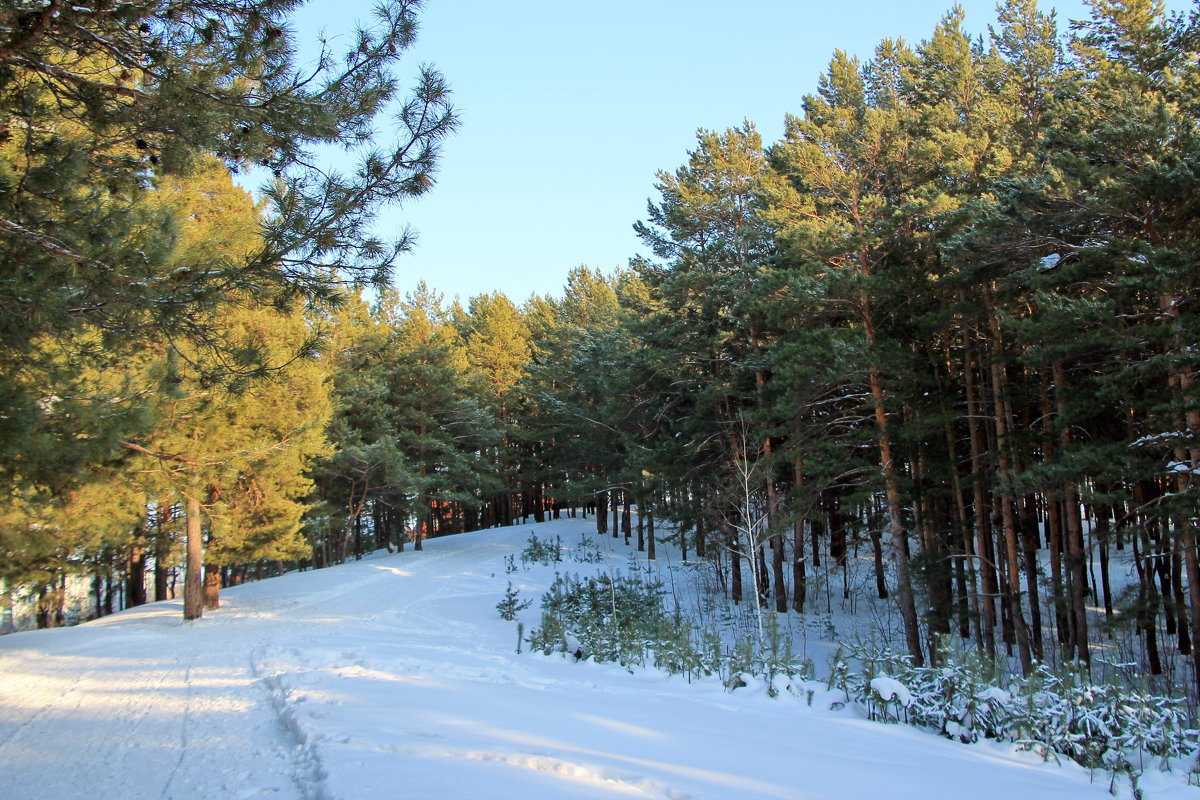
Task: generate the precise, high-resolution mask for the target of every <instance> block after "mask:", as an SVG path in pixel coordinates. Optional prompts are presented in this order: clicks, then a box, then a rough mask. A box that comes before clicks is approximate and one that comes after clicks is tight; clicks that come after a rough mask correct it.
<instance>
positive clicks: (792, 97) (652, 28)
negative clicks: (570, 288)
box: [296, 0, 1187, 303]
mask: <svg viewBox="0 0 1200 800" xmlns="http://www.w3.org/2000/svg"><path fill="white" fill-rule="evenodd" d="M950 5H951V2H950V0H840V2H838V1H837V0H834V1H833V2H830V1H829V0H820V1H814V0H791V1H789V0H739V2H737V3H733V2H729V0H722V1H721V2H716V1H715V0H509V1H508V2H501V1H500V0H428V4H427V6H426V8H425V10H424V12H423V13H422V15H421V18H420V21H421V32H420V36H419V40H418V42H417V45H416V46H415V47H414V48H413V49H412V50H410V51H409V55H408V57H407V59H406V61H405V64H406V65H407V66H408V67H409V68H413V67H415V65H417V64H420V63H431V64H433V65H435V66H436V67H437V68H438V69H439V70H441V71H442V73H443V74H444V75H445V76H446V78H447V80H448V82H449V83H450V86H451V88H452V90H453V92H454V102H455V105H456V107H457V108H458V109H459V111H460V114H461V118H462V124H461V128H460V130H459V132H458V133H457V134H456V135H455V136H454V137H453V138H452V139H451V140H450V141H448V142H447V143H446V146H445V148H444V150H443V154H442V162H441V167H440V170H439V173H438V182H437V185H436V186H435V187H434V190H433V191H432V192H431V193H429V194H427V195H426V196H424V197H422V198H420V199H419V200H418V201H416V202H414V203H411V204H409V205H407V206H405V207H403V208H400V209H392V210H390V211H388V212H387V213H386V214H385V216H384V217H383V218H382V224H381V230H383V231H385V232H386V231H387V230H389V228H394V227H402V226H403V225H404V224H410V225H412V227H413V228H415V229H416V230H417V231H418V233H419V236H420V240H419V242H418V245H417V248H416V250H415V252H414V253H412V254H411V255H408V256H406V257H404V258H402V259H401V261H400V262H399V263H398V264H397V265H396V275H395V280H394V283H395V285H396V286H397V287H398V288H399V289H401V290H402V291H407V290H409V289H411V288H412V287H414V286H415V285H416V283H417V281H419V280H425V281H426V282H427V283H428V284H429V285H430V286H432V287H433V288H435V289H438V290H439V291H441V292H443V293H444V294H445V295H446V297H447V299H450V298H453V297H454V296H455V295H459V296H461V297H462V298H463V299H464V300H466V299H467V298H468V297H470V296H473V295H476V294H482V293H485V292H489V291H493V290H499V291H502V292H504V293H505V294H507V295H508V296H509V297H510V298H511V299H512V300H513V301H514V302H518V303H520V302H522V301H523V300H525V299H526V298H528V297H529V295H530V294H532V293H538V294H555V295H558V294H560V293H561V289H562V284H563V280H564V277H565V275H566V273H567V271H568V270H570V269H572V268H573V267H576V266H578V265H580V264H586V265H587V266H589V267H598V268H600V269H601V270H603V271H605V272H608V271H611V270H612V269H614V268H616V267H619V266H624V265H625V264H626V263H627V262H628V260H629V258H630V257H632V256H634V255H636V254H638V253H639V252H644V251H645V248H644V247H642V245H641V243H640V241H639V240H638V239H637V237H635V236H634V234H633V232H632V225H633V223H634V222H635V221H637V220H639V219H643V218H644V217H645V211H646V201H647V199H648V198H650V197H652V196H653V195H654V174H655V171H656V170H659V169H668V170H674V169H675V168H676V167H678V166H679V165H681V164H682V163H684V161H685V160H686V159H687V151H688V150H689V149H691V148H692V147H693V145H694V142H695V133H696V129H697V128H707V129H718V130H723V129H725V128H727V127H730V126H733V125H738V124H740V123H741V122H742V120H743V119H749V120H750V121H752V122H754V123H755V124H756V125H757V126H758V129H759V131H760V132H761V133H762V134H763V139H764V141H765V142H766V143H770V142H773V141H776V140H777V139H778V138H779V137H780V136H781V135H782V132H783V118H784V114H785V113H788V112H791V113H797V112H798V111H799V109H800V100H801V98H802V97H803V96H804V95H805V94H808V93H811V92H812V91H813V90H814V89H815V88H816V81H817V77H818V75H819V74H820V73H821V72H822V70H823V69H824V67H825V65H826V64H827V63H828V61H829V57H830V55H831V54H832V52H833V50H834V49H835V48H841V49H843V50H846V51H848V52H850V53H852V54H857V55H860V56H868V57H869V55H870V54H871V52H872V50H873V49H874V47H875V45H876V44H877V43H878V42H879V40H880V39H882V38H884V37H903V38H905V39H906V40H908V41H909V42H912V43H916V42H918V41H920V40H922V39H925V38H928V36H929V35H930V34H931V33H932V31H933V28H934V26H935V25H936V24H937V22H938V20H939V19H940V18H941V16H942V15H943V14H944V13H945V12H946V10H947V9H948V8H949V7H950ZM371 6H372V3H371V0H337V1H336V2H335V1H334V0H312V2H310V4H309V5H308V6H307V7H305V8H304V9H302V10H301V13H300V14H299V15H298V16H297V18H296V28H297V36H298V38H299V39H302V40H303V39H307V38H312V37H314V36H315V34H316V32H317V31H318V30H319V29H321V28H324V29H325V30H326V33H327V34H328V35H336V34H337V33H338V32H339V31H345V30H347V29H348V28H349V25H350V22H351V21H352V20H354V19H361V20H365V19H367V18H368V17H369V14H370V9H371ZM962 6H963V7H964V9H965V10H966V14H967V17H966V27H967V30H968V31H970V32H972V33H974V34H983V35H985V36H986V34H987V26H988V24H989V23H992V22H994V20H995V2H994V0H965V2H962ZM1170 6H1171V7H1172V8H1175V9H1182V8H1185V7H1186V6H1187V3H1186V0H1174V1H1173V2H1171V3H1170ZM1043 7H1044V8H1055V9H1057V11H1058V18H1059V25H1060V29H1064V28H1065V26H1066V24H1067V20H1069V19H1073V18H1081V17H1084V16H1086V12H1085V7H1084V5H1083V2H1082V0H1062V1H1061V2H1056V3H1043Z"/></svg>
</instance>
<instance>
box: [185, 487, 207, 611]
mask: <svg viewBox="0 0 1200 800" xmlns="http://www.w3.org/2000/svg"><path fill="white" fill-rule="evenodd" d="M184 499H185V501H186V506H185V507H186V512H185V514H186V526H187V528H186V530H187V561H186V564H185V567H184V577H183V618H184V619H200V617H201V616H203V615H204V585H203V578H202V577H201V570H202V565H203V564H204V542H203V539H202V534H201V531H200V501H199V500H197V499H196V497H195V495H194V494H188V495H186V496H185V498H184Z"/></svg>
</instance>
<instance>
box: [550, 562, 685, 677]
mask: <svg viewBox="0 0 1200 800" xmlns="http://www.w3.org/2000/svg"><path fill="white" fill-rule="evenodd" d="M662 593H663V588H662V584H661V583H659V582H657V581H644V580H642V579H640V578H631V577H624V576H616V577H613V576H611V575H600V576H597V577H582V578H581V577H579V576H576V575H571V574H568V575H559V576H557V577H556V578H555V579H554V583H553V584H551V585H550V589H549V591H547V592H546V593H545V594H544V595H543V596H542V611H543V626H542V628H543V629H545V628H546V627H547V626H546V625H545V624H544V621H545V619H546V618H547V617H549V618H552V619H553V620H555V621H556V624H555V625H553V626H552V627H560V628H561V629H562V631H563V633H564V637H563V641H564V643H566V642H567V639H568V638H571V639H573V640H574V641H575V642H576V643H577V645H576V648H575V649H577V650H578V651H580V652H579V654H580V655H581V656H582V657H585V658H586V657H588V656H590V657H592V658H594V659H595V660H596V661H616V662H618V663H620V664H624V665H626V666H630V665H638V666H642V665H644V664H645V663H646V660H647V654H648V653H649V652H652V651H653V649H654V646H655V645H656V644H657V636H658V635H659V633H660V631H661V630H662V627H663V624H664V623H663V621H664V619H665V618H666V614H665V613H664V610H663V601H662ZM531 635H532V634H531ZM530 643H531V645H533V647H534V648H535V649H543V650H544V649H545V647H544V646H542V644H541V643H540V640H539V642H538V643H535V642H533V641H531V642H530Z"/></svg>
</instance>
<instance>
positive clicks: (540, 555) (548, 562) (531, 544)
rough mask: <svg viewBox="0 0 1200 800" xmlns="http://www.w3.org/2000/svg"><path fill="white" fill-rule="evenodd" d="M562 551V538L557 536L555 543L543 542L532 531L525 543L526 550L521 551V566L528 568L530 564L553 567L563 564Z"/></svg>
mask: <svg viewBox="0 0 1200 800" xmlns="http://www.w3.org/2000/svg"><path fill="white" fill-rule="evenodd" d="M562 550H563V545H562V537H560V536H555V537H554V540H553V541H550V540H549V539H546V540H542V539H539V538H538V537H537V534H536V533H534V532H533V531H530V532H529V538H528V539H527V540H526V541H525V548H524V549H523V550H522V551H521V564H522V566H524V567H526V568H528V567H529V565H530V564H540V565H541V566H543V567H552V566H554V565H555V564H560V563H562V560H563V559H562Z"/></svg>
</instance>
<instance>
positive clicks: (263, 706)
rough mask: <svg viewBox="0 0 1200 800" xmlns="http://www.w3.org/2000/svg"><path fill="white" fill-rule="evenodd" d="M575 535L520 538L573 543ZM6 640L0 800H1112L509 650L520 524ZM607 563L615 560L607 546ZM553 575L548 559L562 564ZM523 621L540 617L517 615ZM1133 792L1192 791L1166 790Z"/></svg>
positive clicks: (1085, 788)
mask: <svg viewBox="0 0 1200 800" xmlns="http://www.w3.org/2000/svg"><path fill="white" fill-rule="evenodd" d="M588 525H589V523H585V522H582V521H574V520H563V521H560V522H555V523H547V524H545V525H542V526H537V530H538V534H539V536H542V537H546V536H549V537H553V536H554V535H556V534H560V535H561V536H562V538H563V541H564V542H566V543H568V544H569V543H571V542H574V541H577V540H578V539H579V535H580V533H581V532H582V531H585V530H587V529H588ZM531 527H533V526H522V527H519V528H512V529H505V530H493V531H487V532H480V533H474V534H468V535H464V536H457V537H447V538H444V539H437V540H433V541H430V542H427V543H426V549H425V551H424V552H420V553H417V552H411V551H409V552H406V553H402V554H397V555H393V556H384V557H377V558H371V559H367V560H364V561H361V562H357V563H353V564H347V565H344V566H341V567H334V568H331V569H327V570H321V571H318V572H310V573H299V574H290V575H285V576H282V577H280V578H275V579H272V580H268V581H262V582H259V583H255V584H248V585H246V586H241V587H237V588H235V589H231V590H228V591H226V592H225V593H224V594H223V602H224V605H225V607H224V608H222V609H221V610H220V611H218V612H215V613H210V614H209V615H207V616H206V617H205V618H204V619H203V620H200V621H198V622H195V623H190V624H184V623H183V622H182V621H181V620H180V619H179V616H180V607H179V604H178V603H175V602H168V603H161V604H154V605H151V606H146V607H143V608H141V609H134V610H131V611H128V612H124V613H121V614H117V615H115V616H112V617H108V618H106V619H104V620H100V621H98V622H94V623H90V624H88V625H83V626H80V627H78V628H70V629H58V630H53V631H35V632H29V633H21V634H12V635H10V636H6V637H3V638H0V764H2V765H3V771H2V773H0V796H2V797H4V798H12V799H13V800H17V799H18V798H35V797H36V798H68V797H80V796H84V795H87V796H93V795H100V796H126V797H139V798H140V797H161V798H180V799H181V800H182V798H258V797H273V798H287V799H289V800H290V799H291V798H328V799H329V800H333V799H334V798H337V799H338V800H369V799H371V798H403V799H404V800H434V799H436V800H507V798H527V797H554V798H556V800H559V799H562V800H570V799H573V798H621V797H633V798H662V799H663V800H687V799H690V798H695V800H702V799H707V800H724V799H726V798H728V799H729V800H757V798H792V799H794V800H802V799H803V800H817V799H818V798H896V799H899V798H921V799H922V800H928V799H929V798H941V797H953V796H961V795H964V794H969V795H970V796H971V798H972V800H990V798H997V800H999V799H1000V798H1004V800H1011V798H1013V797H1019V798H1021V800H1037V799H1038V798H1054V800H1072V799H1073V798H1093V799H1094V800H1099V799H1100V798H1103V797H1107V796H1108V793H1107V789H1108V779H1107V777H1106V776H1103V775H1097V776H1095V780H1094V782H1093V780H1092V779H1091V776H1089V775H1088V774H1087V772H1085V771H1084V770H1082V769H1080V768H1079V767H1077V766H1075V765H1070V764H1068V765H1066V766H1063V767H1056V766H1054V765H1045V764H1042V763H1040V761H1039V760H1038V759H1037V758H1035V757H1033V756H1031V755H1029V754H1020V753H1014V752H1013V751H1012V748H1011V747H1008V746H1002V745H996V744H982V745H976V746H971V747H967V746H962V745H957V744H954V743H952V742H949V741H946V740H944V739H940V738H938V737H935V736H932V735H930V734H928V733H925V732H922V731H918V730H914V729H911V728H907V727H904V726H882V725H878V724H875V723H871V722H868V721H865V720H862V719H859V718H858V717H856V716H855V715H854V714H852V713H849V712H841V713H830V712H824V711H817V710H812V709H809V708H807V707H806V706H805V704H804V703H803V702H801V701H798V700H796V699H795V698H792V697H781V698H778V699H771V698H768V697H766V696H765V694H764V693H762V692H761V691H757V693H756V691H755V690H751V691H750V692H749V693H746V690H739V692H735V693H733V694H729V693H726V692H725V691H724V690H723V689H722V688H721V686H720V684H719V683H718V682H716V681H715V680H714V681H705V682H701V683H698V684H690V685H689V684H688V683H687V682H686V681H685V680H683V679H681V678H670V677H667V676H664V675H661V674H658V673H655V672H651V671H644V672H638V673H637V674H629V673H628V672H626V671H625V670H624V669H622V668H620V667H618V666H615V665H603V664H601V665H597V664H591V663H584V664H575V663H572V662H571V661H570V660H565V659H562V658H559V657H550V658H546V657H542V656H534V655H529V654H524V655H517V654H516V653H515V652H514V649H515V644H516V625H515V623H509V622H504V621H502V620H500V619H499V617H498V615H497V614H496V611H495V605H496V602H497V601H498V600H499V599H500V598H501V596H502V595H503V593H504V589H505V586H506V585H507V581H509V580H512V582H513V584H514V586H515V587H517V588H519V589H522V595H523V596H524V597H533V596H536V594H537V592H538V590H539V589H540V588H542V587H543V586H544V585H545V583H546V582H547V579H548V577H549V576H550V575H552V571H551V570H541V571H540V572H539V571H538V570H534V571H531V572H528V573H526V572H518V573H516V574H514V575H506V574H505V570H504V557H505V556H506V555H509V554H513V553H518V552H520V550H521V547H522V545H523V544H524V541H525V538H526V536H528V534H529V530H530V528H531ZM601 542H602V543H603V545H604V546H605V547H608V546H612V547H614V548H615V556H614V558H613V564H614V565H616V566H618V567H619V566H623V565H624V563H625V558H626V550H625V548H624V546H623V545H619V544H612V543H611V542H610V541H608V540H601ZM579 568H580V565H576V564H573V563H571V562H570V561H569V560H568V561H567V562H565V563H564V564H562V565H561V566H560V569H562V570H564V571H567V570H573V571H579ZM523 617H524V619H525V620H526V625H527V626H528V625H531V624H536V620H537V613H536V609H535V608H534V609H530V610H529V611H527V612H525V613H524V615H523ZM1143 789H1145V790H1146V796H1147V797H1149V798H1175V797H1178V798H1198V797H1200V790H1196V789H1193V788H1190V787H1186V786H1182V785H1180V783H1179V781H1178V780H1176V779H1175V778H1173V777H1163V776H1159V775H1153V776H1147V777H1146V778H1144V779H1143Z"/></svg>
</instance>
